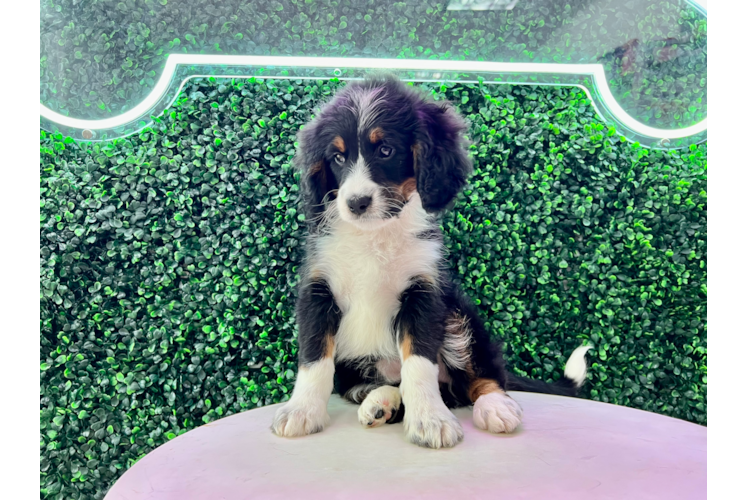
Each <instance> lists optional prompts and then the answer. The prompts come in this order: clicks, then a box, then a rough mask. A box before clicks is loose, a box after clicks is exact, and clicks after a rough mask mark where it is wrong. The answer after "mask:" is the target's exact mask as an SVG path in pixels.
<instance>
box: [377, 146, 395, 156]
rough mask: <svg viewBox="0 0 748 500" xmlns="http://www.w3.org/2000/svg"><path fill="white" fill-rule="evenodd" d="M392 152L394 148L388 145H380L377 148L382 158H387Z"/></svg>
mask: <svg viewBox="0 0 748 500" xmlns="http://www.w3.org/2000/svg"><path fill="white" fill-rule="evenodd" d="M394 152H395V150H394V149H392V148H391V147H389V146H382V147H380V148H379V156H381V157H382V158H389V157H390V156H392V153H394Z"/></svg>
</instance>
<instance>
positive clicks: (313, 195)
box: [295, 76, 471, 229]
mask: <svg viewBox="0 0 748 500" xmlns="http://www.w3.org/2000/svg"><path fill="white" fill-rule="evenodd" d="M465 129H466V127H465V122H464V121H463V120H462V118H461V117H460V116H459V115H458V114H457V112H456V111H455V110H454V108H453V107H452V106H451V105H450V104H449V103H447V102H434V101H433V100H431V99H430V98H429V97H426V96H424V95H423V94H421V93H420V92H418V91H416V90H415V89H413V88H411V87H408V86H406V85H404V84H403V83H401V82H400V81H399V80H397V79H395V78H392V77H382V76H379V77H373V78H369V79H367V80H364V81H362V82H354V83H350V84H348V85H347V86H346V87H345V88H344V89H343V90H341V91H340V92H338V94H337V95H336V96H335V97H334V98H333V99H332V101H330V102H329V103H328V104H327V105H326V106H324V107H323V108H322V109H321V110H320V112H319V114H318V115H317V117H316V118H315V119H314V120H312V121H311V122H310V123H309V124H307V125H306V126H305V127H304V128H303V129H302V130H301V131H300V132H299V137H298V138H299V149H298V151H297V153H296V158H295V162H296V165H297V167H298V168H299V169H300V170H301V172H302V180H303V187H304V197H305V203H306V208H307V214H308V216H310V217H311V218H312V220H313V221H318V220H320V219H321V218H322V215H323V214H324V213H329V212H330V211H334V212H335V213H336V215H337V216H339V218H340V219H342V220H344V221H346V222H349V223H352V224H355V225H356V226H358V227H361V228H363V229H370V228H376V227H380V226H382V225H383V224H386V223H387V222H388V221H391V220H394V219H395V218H397V217H399V215H400V213H401V211H402V210H403V208H404V207H405V206H406V204H407V203H409V202H411V201H413V202H414V203H416V202H417V203H420V204H421V205H422V207H423V209H424V210H426V211H427V212H439V211H441V210H443V209H444V208H446V207H447V206H448V205H449V204H450V202H451V201H452V200H453V199H454V198H455V196H456V195H457V193H459V192H460V190H461V189H462V187H463V186H464V184H465V182H466V178H467V175H468V174H469V172H470V170H471V161H470V158H469V156H468V154H467V144H466V143H465V141H464V138H463V133H464V131H465ZM416 193H417V194H418V196H415V195H416Z"/></svg>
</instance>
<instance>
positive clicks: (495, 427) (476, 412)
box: [473, 392, 522, 434]
mask: <svg viewBox="0 0 748 500" xmlns="http://www.w3.org/2000/svg"><path fill="white" fill-rule="evenodd" d="M521 421H522V407H520V405H519V403H517V402H516V401H515V400H514V399H512V398H511V397H509V396H508V395H507V394H504V393H502V392H489V393H488V394H484V395H483V396H481V397H479V398H478V399H477V400H476V401H475V404H474V405H473V423H474V424H475V426H476V427H477V428H478V429H481V430H484V431H489V432H493V433H494V434H498V433H500V432H512V431H513V430H514V429H516V428H517V426H518V425H519V423H520V422H521Z"/></svg>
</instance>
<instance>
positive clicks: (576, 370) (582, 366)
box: [564, 345, 592, 388]
mask: <svg viewBox="0 0 748 500" xmlns="http://www.w3.org/2000/svg"><path fill="white" fill-rule="evenodd" d="M590 349H592V346H591V345H581V346H579V347H577V348H576V349H574V352H572V353H571V356H569V359H567V360H566V368H564V376H565V377H566V378H570V379H571V380H573V381H574V385H576V386H577V388H579V387H582V384H584V380H585V379H586V378H587V361H586V360H585V359H584V355H585V354H586V353H587V351H589V350H590Z"/></svg>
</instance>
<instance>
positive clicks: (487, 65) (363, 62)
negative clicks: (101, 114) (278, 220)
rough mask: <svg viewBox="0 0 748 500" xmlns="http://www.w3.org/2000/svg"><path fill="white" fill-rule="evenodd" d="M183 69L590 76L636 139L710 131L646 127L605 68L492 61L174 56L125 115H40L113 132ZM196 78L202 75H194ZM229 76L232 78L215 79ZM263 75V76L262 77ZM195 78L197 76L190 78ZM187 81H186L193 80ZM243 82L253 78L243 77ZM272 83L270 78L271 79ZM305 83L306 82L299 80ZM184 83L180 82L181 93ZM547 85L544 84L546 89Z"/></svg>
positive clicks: (140, 114) (133, 117) (142, 111)
mask: <svg viewBox="0 0 748 500" xmlns="http://www.w3.org/2000/svg"><path fill="white" fill-rule="evenodd" d="M180 65H190V66H202V65H210V66H215V65H226V66H254V67H258V68H268V67H282V68H293V67H296V68H333V69H339V68H350V69H385V70H402V71H427V72H445V71H452V72H463V73H496V74H501V73H504V74H510V73H522V74H536V75H542V74H555V75H562V74H567V75H579V76H589V77H591V78H592V79H593V81H594V86H595V89H596V90H597V92H598V95H599V96H600V99H601V100H602V104H604V105H605V106H606V108H607V110H608V111H610V113H611V114H613V116H615V118H616V119H617V120H618V121H619V122H620V123H621V124H622V125H624V126H626V127H627V128H628V129H630V130H631V131H632V132H635V133H637V134H640V135H643V136H647V137H652V138H657V139H667V140H670V139H680V138H684V137H689V136H692V135H696V134H698V133H701V132H703V131H705V130H706V124H707V122H706V118H705V119H704V120H702V121H700V122H699V123H696V124H694V125H691V126H689V127H686V128H682V129H660V128H655V127H650V126H647V125H645V124H643V123H641V122H639V121H637V120H635V119H634V118H633V117H631V116H630V115H629V114H628V113H626V111H625V110H624V109H623V108H622V107H621V106H620V105H619V104H618V102H616V100H615V97H613V93H612V92H611V91H610V87H609V86H608V81H607V79H606V78H605V71H604V69H603V66H602V65H601V64H552V63H506V62H487V61H444V60H432V59H369V58H345V57H292V56H235V55H220V54H171V55H169V57H168V58H167V60H166V66H165V67H164V71H163V73H161V77H160V78H159V80H158V82H157V83H156V86H155V87H154V88H153V90H152V91H151V93H150V94H148V96H146V98H145V99H143V101H142V102H140V103H139V104H138V105H137V106H135V107H134V108H132V109H131V110H129V111H127V112H125V113H122V114H121V115H118V116H114V117H111V118H104V119H101V120H85V119H80V118H71V117H69V116H65V115H62V114H60V113H57V112H55V111H52V110H51V109H49V108H47V107H46V106H44V105H43V104H40V114H41V116H42V117H43V118H46V119H47V120H50V121H52V122H55V123H57V124H59V125H63V126H67V127H71V128H77V129H88V130H104V129H112V128H115V127H119V126H121V125H125V124H127V123H129V122H132V121H135V120H137V119H139V118H143V117H144V116H145V115H146V114H147V113H148V112H149V110H151V109H152V108H153V106H154V105H155V104H156V103H157V102H158V101H159V100H160V99H161V98H162V97H163V96H164V94H165V93H166V91H167V90H168V88H169V84H170V82H171V80H172V78H173V75H174V74H175V72H176V70H177V67H178V66H180ZM194 76H197V75H194ZM213 76H215V77H225V76H230V75H213ZM258 76H260V75H258ZM189 78H192V77H189ZM189 78H187V79H189ZM241 78H249V76H247V75H242V76H241ZM268 78H269V76H268ZM298 78H302V79H303V77H298ZM187 79H185V80H184V81H182V82H181V84H180V87H179V90H181V89H182V87H183V86H184V84H185V82H186V81H187ZM541 85H542V84H541Z"/></svg>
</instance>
